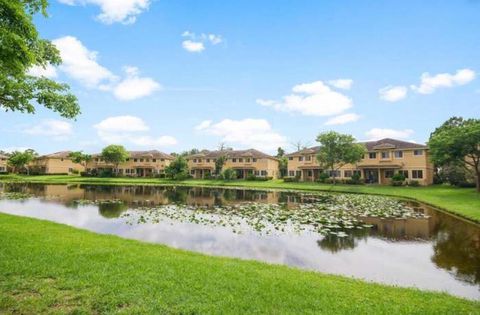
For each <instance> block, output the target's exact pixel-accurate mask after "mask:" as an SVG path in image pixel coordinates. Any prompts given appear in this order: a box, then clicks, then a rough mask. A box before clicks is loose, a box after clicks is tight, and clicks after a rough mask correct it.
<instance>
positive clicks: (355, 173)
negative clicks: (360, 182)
mask: <svg viewBox="0 0 480 315" xmlns="http://www.w3.org/2000/svg"><path fill="white" fill-rule="evenodd" d="M353 175H357V176H362V172H361V171H358V170H356V171H353Z"/></svg>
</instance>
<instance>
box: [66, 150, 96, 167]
mask: <svg viewBox="0 0 480 315" xmlns="http://www.w3.org/2000/svg"><path fill="white" fill-rule="evenodd" d="M68 157H69V158H70V160H72V162H73V163H78V164H84V163H87V162H89V161H91V160H92V156H91V155H90V154H85V153H83V152H82V151H75V152H70V154H69V155H68Z"/></svg>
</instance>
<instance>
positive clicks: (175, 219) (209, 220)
mask: <svg viewBox="0 0 480 315" xmlns="http://www.w3.org/2000/svg"><path fill="white" fill-rule="evenodd" d="M0 212H4V213H9V214H15V215H22V216H28V217H33V218H40V219H46V220H50V221H54V222H59V223H63V224H68V225H71V226H75V227H79V228H83V229H87V230H91V231H95V232H98V233H104V234H115V235H119V236H121V237H125V238H131V239H137V240H142V241H147V242H154V243H161V244H166V245H168V246H171V247H175V248H181V249H186V250H192V251H196V252H201V253H205V254H209V255H218V256H228V257H238V258H244V259H255V260H259V261H264V262H269V263H276V264H285V265H290V266H294V267H299V268H303V269H308V270H316V271H320V272H325V273H332V274H339V275H344V276H352V277H355V278H361V279H365V280H368V281H375V282H381V283H387V284H394V285H399V286H408V287H417V288H421V289H429V290H436V291H445V292H448V293H450V294H454V295H457V296H462V297H467V298H471V299H480V227H479V226H478V225H475V224H472V223H469V222H466V221H464V220H461V219H458V218H456V217H454V216H451V215H449V214H446V213H443V212H440V211H437V210H435V209H433V208H431V207H428V206H425V205H422V204H419V203H413V202H405V201H400V200H396V199H392V198H387V197H378V196H361V195H349V194H333V193H331V194H330V193H318V194H313V193H295V192H279V191H256V190H244V189H216V188H199V187H195V188H189V187H163V186H97V185H38V184H2V183H0Z"/></svg>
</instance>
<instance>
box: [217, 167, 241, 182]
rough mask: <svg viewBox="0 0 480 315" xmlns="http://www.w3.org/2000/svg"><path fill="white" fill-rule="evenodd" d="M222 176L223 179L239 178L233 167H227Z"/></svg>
mask: <svg viewBox="0 0 480 315" xmlns="http://www.w3.org/2000/svg"><path fill="white" fill-rule="evenodd" d="M220 178H221V179H223V180H234V179H237V172H236V171H235V170H234V169H233V168H227V169H225V170H224V171H223V172H222V173H221V174H220Z"/></svg>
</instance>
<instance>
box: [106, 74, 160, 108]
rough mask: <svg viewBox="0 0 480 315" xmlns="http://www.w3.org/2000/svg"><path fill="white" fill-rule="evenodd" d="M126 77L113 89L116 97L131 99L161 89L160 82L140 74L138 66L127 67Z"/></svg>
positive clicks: (124, 99)
mask: <svg viewBox="0 0 480 315" xmlns="http://www.w3.org/2000/svg"><path fill="white" fill-rule="evenodd" d="M124 70H125V73H126V75H127V76H126V78H125V79H123V80H122V81H120V82H119V83H118V84H117V85H116V86H115V88H114V89H113V94H114V95H115V97H116V98H118V99H119V100H122V101H130V100H134V99H137V98H141V97H144V96H148V95H150V94H152V93H154V92H155V91H158V90H160V89H161V86H160V84H159V83H157V82H156V81H155V80H153V79H152V78H142V77H140V76H139V71H138V68H136V67H125V68H124Z"/></svg>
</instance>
